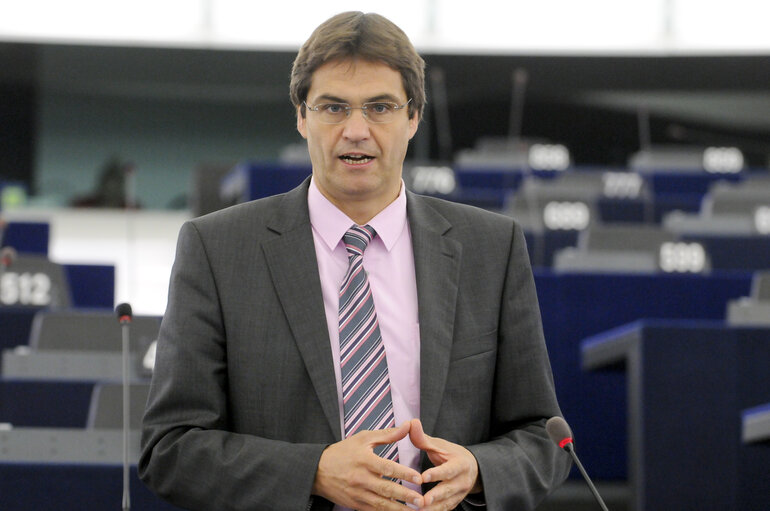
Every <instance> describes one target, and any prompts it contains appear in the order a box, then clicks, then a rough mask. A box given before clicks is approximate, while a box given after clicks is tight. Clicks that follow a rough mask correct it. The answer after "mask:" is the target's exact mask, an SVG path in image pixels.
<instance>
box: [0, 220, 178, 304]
mask: <svg viewBox="0 0 770 511" xmlns="http://www.w3.org/2000/svg"><path fill="white" fill-rule="evenodd" d="M189 216H190V215H189V213H187V212H186V211H171V212H169V211H122V210H75V209H23V210H9V211H4V212H3V218H4V219H5V220H8V221H14V220H15V221H23V220H27V221H45V222H48V223H49V224H50V228H51V230H50V233H51V234H50V244H49V258H50V259H51V260H52V261H54V262H56V263H61V264H108V265H114V266H115V303H116V304H117V303H121V302H128V303H130V304H131V306H132V309H133V311H134V313H135V314H149V315H162V314H163V313H164V312H165V310H166V300H167V298H168V279H169V276H170V274H171V266H172V264H173V262H174V253H175V250H176V238H177V234H178V233H179V228H180V227H181V226H182V223H183V222H184V221H185V220H187V219H188V218H189Z"/></svg>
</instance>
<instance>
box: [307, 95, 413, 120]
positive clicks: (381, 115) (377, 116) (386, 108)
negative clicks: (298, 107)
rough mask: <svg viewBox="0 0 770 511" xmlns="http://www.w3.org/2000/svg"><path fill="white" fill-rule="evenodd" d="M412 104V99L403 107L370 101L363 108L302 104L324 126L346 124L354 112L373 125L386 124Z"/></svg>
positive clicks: (343, 104)
mask: <svg viewBox="0 0 770 511" xmlns="http://www.w3.org/2000/svg"><path fill="white" fill-rule="evenodd" d="M411 102H412V99H411V98H409V101H407V102H406V103H404V104H403V105H399V104H398V103H392V102H390V101H370V102H368V103H364V104H363V105H361V106H350V105H349V104H347V103H322V104H319V105H315V106H310V105H308V104H307V102H305V101H303V102H302V103H304V105H305V107H306V108H307V109H308V110H310V111H311V112H315V113H316V114H317V115H318V120H319V121H321V122H322V123H324V124H340V123H342V122H345V119H347V118H348V117H350V112H352V111H353V110H361V113H362V114H364V118H365V119H366V120H367V121H369V122H371V123H375V124H385V123H387V122H391V121H392V120H393V119H395V118H396V112H398V111H399V110H401V109H403V108H406V106H407V105H408V104H409V103H411Z"/></svg>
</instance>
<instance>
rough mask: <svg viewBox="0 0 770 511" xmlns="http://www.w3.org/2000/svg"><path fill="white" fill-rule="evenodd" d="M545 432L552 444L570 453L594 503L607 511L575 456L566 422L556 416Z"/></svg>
mask: <svg viewBox="0 0 770 511" xmlns="http://www.w3.org/2000/svg"><path fill="white" fill-rule="evenodd" d="M545 430H546V432H547V433H548V436H549V437H551V440H552V441H553V443H555V444H556V445H558V446H559V447H561V448H562V449H564V450H565V451H567V452H568V453H570V455H571V456H572V459H573V460H575V464H576V465H577V467H578V469H580V473H581V474H582V476H583V479H585V481H586V483H588V487H589V488H590V489H591V493H593V495H594V497H595V498H596V502H598V503H599V505H600V506H601V507H602V510H603V511H608V510H607V506H606V505H605V504H604V500H602V497H601V495H599V492H598V491H597V490H596V486H594V483H593V482H592V481H591V478H590V477H588V473H587V472H586V470H585V469H584V468H583V464H582V463H580V460H579V459H578V457H577V454H575V444H574V441H573V440H572V430H571V429H570V427H569V425H568V424H567V421H565V420H564V419H563V418H561V417H558V416H557V417H551V418H550V419H548V421H547V422H546V423H545Z"/></svg>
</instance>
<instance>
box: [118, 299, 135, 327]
mask: <svg viewBox="0 0 770 511" xmlns="http://www.w3.org/2000/svg"><path fill="white" fill-rule="evenodd" d="M115 313H116V314H117V315H118V321H120V322H121V323H124V322H128V321H131V316H132V313H131V304H128V303H121V304H119V305H118V306H117V307H115Z"/></svg>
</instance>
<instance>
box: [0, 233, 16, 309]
mask: <svg viewBox="0 0 770 511" xmlns="http://www.w3.org/2000/svg"><path fill="white" fill-rule="evenodd" d="M0 234H2V232H0ZM14 261H16V249H14V248H13V247H3V249H2V250H0V280H1V279H2V278H3V275H5V272H6V270H8V268H10V267H11V266H12V265H13V263H14ZM1 285H2V284H0V286H1ZM0 291H2V290H1V289H0ZM0 304H2V302H0Z"/></svg>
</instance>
